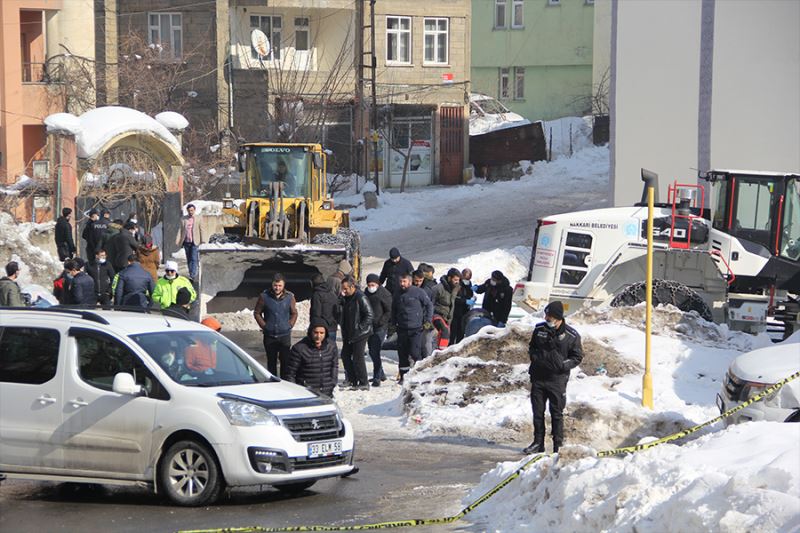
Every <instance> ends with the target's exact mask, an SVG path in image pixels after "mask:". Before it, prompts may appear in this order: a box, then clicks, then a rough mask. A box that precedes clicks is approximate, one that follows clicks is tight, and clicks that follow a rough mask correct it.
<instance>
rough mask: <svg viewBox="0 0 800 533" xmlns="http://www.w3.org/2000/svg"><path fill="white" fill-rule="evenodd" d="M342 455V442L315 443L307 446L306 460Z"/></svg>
mask: <svg viewBox="0 0 800 533" xmlns="http://www.w3.org/2000/svg"><path fill="white" fill-rule="evenodd" d="M341 453H342V441H340V440H332V441H330V442H315V443H314V444H309V445H308V458H309V459H314V458H315V457H327V456H329V455H337V454H341Z"/></svg>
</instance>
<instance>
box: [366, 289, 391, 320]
mask: <svg viewBox="0 0 800 533" xmlns="http://www.w3.org/2000/svg"><path fill="white" fill-rule="evenodd" d="M366 294H367V299H368V300H369V305H370V306H372V330H373V331H377V330H379V329H385V328H387V327H388V326H389V319H390V318H391V316H392V293H390V292H389V291H387V290H386V287H382V286H380V285H378V290H377V291H375V292H369V291H367V293H366Z"/></svg>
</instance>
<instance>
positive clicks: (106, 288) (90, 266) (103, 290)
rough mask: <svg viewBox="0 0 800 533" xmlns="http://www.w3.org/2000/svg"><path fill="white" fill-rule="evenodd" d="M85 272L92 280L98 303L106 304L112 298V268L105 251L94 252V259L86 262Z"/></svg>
mask: <svg viewBox="0 0 800 533" xmlns="http://www.w3.org/2000/svg"><path fill="white" fill-rule="evenodd" d="M86 273H87V274H89V276H90V277H91V278H92V279H93V280H94V291H95V293H96V294H97V301H98V302H99V303H100V305H108V304H110V303H111V300H112V298H113V295H112V293H111V292H112V291H111V285H112V284H113V283H114V268H113V267H112V266H111V263H109V262H108V258H107V257H106V251H105V250H100V251H99V252H97V254H95V256H94V261H90V262H89V263H87V264H86Z"/></svg>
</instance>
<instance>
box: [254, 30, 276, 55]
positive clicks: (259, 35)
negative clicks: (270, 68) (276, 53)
mask: <svg viewBox="0 0 800 533" xmlns="http://www.w3.org/2000/svg"><path fill="white" fill-rule="evenodd" d="M250 44H252V45H253V49H254V50H255V51H256V54H258V59H259V61H264V60H265V59H267V56H269V53H270V51H271V47H270V45H269V39H267V35H266V34H265V33H264V32H263V31H261V30H259V29H258V28H256V29H254V30H253V31H251V32H250Z"/></svg>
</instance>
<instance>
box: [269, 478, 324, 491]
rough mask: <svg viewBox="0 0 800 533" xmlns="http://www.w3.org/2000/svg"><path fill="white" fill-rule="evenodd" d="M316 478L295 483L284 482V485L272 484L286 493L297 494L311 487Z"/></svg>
mask: <svg viewBox="0 0 800 533" xmlns="http://www.w3.org/2000/svg"><path fill="white" fill-rule="evenodd" d="M316 482H317V480H316V479H309V480H307V481H298V482H297V483H286V484H285V485H274V487H275V488H276V489H278V490H279V491H281V492H285V493H287V494H298V493H300V492H303V491H304V490H306V489H309V488H311V487H312V486H313V485H314V483H316Z"/></svg>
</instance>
